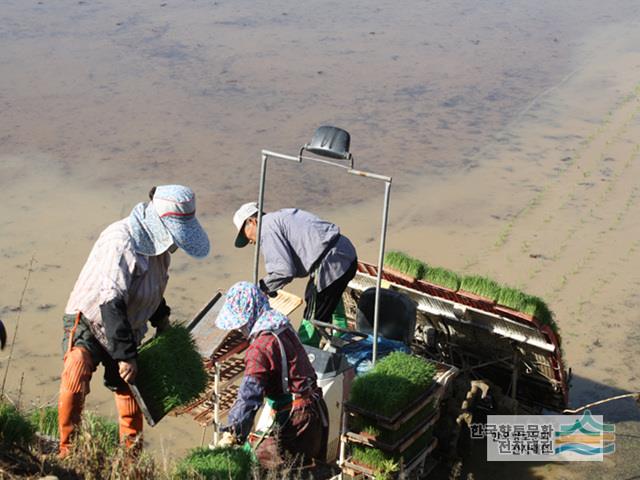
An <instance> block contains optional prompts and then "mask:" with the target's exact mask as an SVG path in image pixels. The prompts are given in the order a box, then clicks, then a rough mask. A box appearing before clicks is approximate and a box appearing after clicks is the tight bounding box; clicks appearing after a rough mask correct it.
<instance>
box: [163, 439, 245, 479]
mask: <svg viewBox="0 0 640 480" xmlns="http://www.w3.org/2000/svg"><path fill="white" fill-rule="evenodd" d="M252 468H253V457H252V453H251V452H249V451H247V450H245V449H243V448H238V447H219V448H215V449H213V450H211V449H209V448H195V449H193V450H191V451H190V452H189V453H188V454H187V456H186V457H185V458H183V459H182V460H180V461H179V462H178V464H177V465H176V468H175V471H174V474H173V478H175V479H183V478H189V479H191V478H193V479H196V478H197V479H207V480H248V479H249V478H250V477H251V471H252Z"/></svg>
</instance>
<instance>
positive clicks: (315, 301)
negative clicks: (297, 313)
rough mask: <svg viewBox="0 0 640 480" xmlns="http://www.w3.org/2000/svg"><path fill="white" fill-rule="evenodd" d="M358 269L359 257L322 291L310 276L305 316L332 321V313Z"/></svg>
mask: <svg viewBox="0 0 640 480" xmlns="http://www.w3.org/2000/svg"><path fill="white" fill-rule="evenodd" d="M357 270H358V259H357V258H356V259H355V260H354V261H353V263H352V264H351V265H349V268H348V269H347V271H346V272H345V273H344V275H342V276H341V277H340V278H338V279H337V280H335V281H334V282H333V283H331V284H330V285H327V286H326V287H325V288H324V290H322V291H321V292H318V291H317V290H316V285H315V281H314V279H313V278H310V279H309V282H308V283H307V288H306V290H305V292H304V300H305V302H306V306H305V308H304V318H306V319H313V320H317V321H318V322H325V323H331V315H332V314H333V311H334V310H335V309H336V306H337V305H338V302H339V301H340V299H341V298H342V294H343V292H344V291H345V289H346V288H347V285H348V284H349V282H350V281H351V279H352V278H353V277H355V276H356V271H357ZM314 307H315V308H314Z"/></svg>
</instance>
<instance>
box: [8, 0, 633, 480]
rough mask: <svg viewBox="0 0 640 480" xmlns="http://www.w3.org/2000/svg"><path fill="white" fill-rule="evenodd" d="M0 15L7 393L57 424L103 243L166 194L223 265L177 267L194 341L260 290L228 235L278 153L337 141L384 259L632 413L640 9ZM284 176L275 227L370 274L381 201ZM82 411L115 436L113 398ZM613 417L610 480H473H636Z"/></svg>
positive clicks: (329, 8) (318, 8)
mask: <svg viewBox="0 0 640 480" xmlns="http://www.w3.org/2000/svg"><path fill="white" fill-rule="evenodd" d="M0 5H1V7H2V15H1V16H0V73H1V74H0V111H1V112H2V115H0V188H1V191H2V194H3V197H4V202H3V204H4V209H3V214H2V220H3V221H2V226H1V227H0V268H1V269H2V272H3V273H2V275H1V276H0V318H2V320H3V321H4V322H5V324H6V325H7V327H8V329H9V333H10V335H11V334H12V333H13V331H14V329H15V326H16V322H17V320H18V318H20V326H19V331H18V335H17V341H16V344H15V353H14V358H13V363H12V368H11V371H10V372H9V377H8V382H7V383H8V391H9V393H10V394H11V395H12V396H13V397H14V398H16V397H17V396H18V392H19V391H20V389H21V388H22V396H21V401H22V403H23V404H26V405H29V404H41V403H46V402H52V401H53V402H54V401H55V398H56V391H57V388H58V381H59V373H60V369H61V366H62V362H61V358H60V351H59V350H60V347H59V338H60V336H61V325H60V317H61V314H62V309H63V308H64V305H65V303H66V300H67V296H68V294H69V291H70V289H71V287H72V286H73V282H74V281H75V277H76V275H77V274H78V272H79V270H80V268H81V266H82V264H83V262H84V260H85V258H86V255H87V254H88V251H89V249H90V248H91V245H92V242H93V241H94V240H95V238H96V237H97V235H98V234H99V232H100V231H101V229H102V228H104V227H105V226H106V225H107V224H109V223H110V222H112V221H114V220H116V219H118V218H120V217H122V216H125V215H127V214H128V212H129V211H130V209H131V207H132V206H133V205H134V204H135V203H136V202H138V201H143V200H144V199H145V197H146V192H147V191H148V189H149V187H150V186H151V185H154V184H160V183H168V182H176V183H184V184H188V185H190V186H192V187H193V188H194V189H195V190H196V192H197V194H198V201H199V204H198V214H199V216H200V218H201V221H202V223H203V224H204V226H205V227H206V228H207V230H208V231H209V232H210V235H211V237H212V247H213V252H212V255H211V256H210V257H209V258H207V259H206V260H204V261H201V262H196V261H195V260H192V259H189V258H187V257H186V256H185V255H184V254H181V253H178V254H177V255H175V257H174V263H173V266H172V271H171V275H172V279H171V281H170V284H169V290H168V292H167V297H168V298H167V299H168V301H169V303H170V304H171V305H172V307H174V314H175V316H176V318H189V317H190V316H191V315H193V314H194V313H195V312H196V311H197V310H198V308H199V307H200V306H201V305H202V304H204V303H205V302H206V301H207V300H208V298H209V297H210V296H211V295H212V294H213V292H215V291H216V290H217V289H218V288H226V287H227V286H228V285H229V284H230V283H232V282H234V281H236V280H240V279H246V278H249V277H250V272H251V264H252V258H253V257H252V252H250V251H243V250H240V251H238V250H235V249H233V247H232V246H231V244H232V239H233V236H234V232H233V227H232V225H231V215H232V213H233V211H234V210H235V208H237V205H238V204H240V203H242V202H245V201H249V200H251V199H254V198H256V196H257V186H258V172H259V159H260V149H261V148H268V149H272V150H276V151H282V152H283V153H290V154H296V153H297V152H298V149H299V147H300V146H301V145H303V144H304V143H306V142H307V141H309V139H310V136H311V134H312V132H313V130H314V129H315V128H316V127H317V126H319V125H322V124H334V125H337V126H341V127H343V128H346V129H347V130H349V131H350V133H351V134H352V152H353V153H354V155H355V157H356V166H357V167H359V168H362V169H367V170H372V171H377V172H380V173H385V174H389V175H392V176H393V178H394V180H393V190H392V192H393V193H392V208H391V215H390V231H389V236H388V247H389V248H396V249H403V250H406V251H408V252H409V253H412V254H414V255H416V256H420V257H422V258H424V259H425V260H426V261H428V262H430V263H432V264H436V265H442V266H446V267H449V268H454V269H457V270H459V271H464V272H475V273H481V274H487V275H491V276H493V277H494V278H496V279H497V280H499V281H502V282H506V283H509V284H512V285H514V286H519V287H521V288H523V289H525V290H527V291H530V292H532V293H535V294H537V295H540V296H542V297H543V298H545V299H546V300H547V301H548V303H549V304H550V306H551V307H552V309H553V310H554V311H555V312H556V316H557V321H558V323H559V325H560V328H561V331H562V335H563V339H564V349H565V355H566V358H567V363H568V364H569V366H571V367H572V368H573V374H574V381H573V387H572V396H571V402H572V404H574V405H580V404H583V403H586V402H589V401H592V400H595V399H599V398H602V397H605V396H609V395H614V394H618V393H624V392H628V391H636V390H638V387H639V381H638V377H637V372H636V370H637V369H636V365H637V364H638V361H640V351H639V346H640V337H638V335H637V322H638V313H637V312H638V306H639V304H640V299H639V297H638V294H637V291H638V285H639V283H640V274H638V272H637V268H635V265H637V262H638V253H639V252H638V250H639V247H640V226H639V224H638V218H640V217H639V216H638V213H640V212H639V209H640V206H639V204H638V195H639V192H638V188H639V187H638V183H637V180H636V179H637V178H639V176H638V174H640V172H639V171H638V169H639V168H640V166H639V165H638V153H639V149H640V147H639V146H638V145H639V142H640V140H639V139H640V122H639V120H638V106H639V105H640V104H639V102H638V95H639V94H640V91H639V82H640V47H639V46H640V33H639V32H640V29H639V28H638V26H639V22H640V5H638V4H637V2H634V1H612V2H608V3H606V4H601V3H600V2H596V1H591V0H588V1H580V2H578V1H567V2H553V1H541V2H527V1H520V0H516V1H509V2H507V1H504V2H503V1H488V2H473V1H467V0H465V1H457V2H437V1H421V2H418V1H412V2H405V3H403V4H402V5H400V4H398V3H397V2H390V1H388V2H387V1H384V0H375V1H373V2H362V1H353V2H346V3H345V2H290V1H278V0H276V1H271V2H266V1H242V0H236V1H233V2H230V1H186V0H179V1H170V0H162V1H158V2H120V1H110V2H107V1H102V2H101V1H89V0H87V1H77V0H75V1H56V2H53V1H46V0H41V1H37V0H36V1H30V0H27V1H23V0H20V1H18V0H15V1H12V0H2V1H0ZM270 168H271V170H270V171H269V178H268V193H267V207H268V208H280V207H284V206H291V205H297V206H300V207H303V208H307V209H310V210H313V211H315V212H318V213H320V214H322V215H324V216H326V217H327V218H330V219H332V220H334V221H336V222H337V223H339V224H340V225H341V227H342V228H343V230H344V232H345V233H346V234H347V235H348V236H349V237H351V238H352V239H353V240H354V241H355V243H356V245H357V247H358V250H359V254H360V257H361V258H363V259H365V260H370V261H374V260H375V258H376V252H377V243H376V242H377V240H376V239H377V236H378V234H379V222H380V214H379V209H380V206H381V203H382V187H381V185H378V184H372V183H369V182H367V181H365V180H362V179H356V178H351V177H348V176H346V175H344V174H343V173H341V172H334V171H332V170H329V169H327V168H323V167H312V166H309V165H303V166H297V165H288V164H287V165H280V164H276V163H274V164H273V165H272V167H270ZM31 258H34V259H35V260H34V263H33V268H32V273H31V276H30V279H29V284H28V285H27V288H26V289H25V276H26V273H27V271H28V269H29V263H30V260H31ZM303 285H304V284H303V283H302V282H297V283H295V284H294V285H293V286H292V290H293V291H294V292H298V293H300V292H301V290H302V286H303ZM23 289H24V302H23V305H22V310H21V311H18V307H19V305H20V298H21V294H22V292H23ZM7 356H8V354H7V352H6V351H5V352H2V355H1V356H0V364H1V366H4V365H5V364H6V362H7ZM23 374H24V382H23V383H22V387H20V384H21V376H22V375H23ZM88 408H91V409H94V410H97V411H99V412H101V413H104V414H107V415H112V416H115V408H114V406H113V401H112V399H111V398H110V396H109V393H108V392H107V391H106V390H105V389H104V388H103V387H102V386H101V378H100V375H96V376H95V377H94V381H93V383H92V393H91V395H90V396H89V397H88ZM595 413H604V415H605V420H606V421H609V422H616V424H617V433H618V437H617V438H618V447H619V448H618V452H617V453H616V454H615V455H614V456H612V457H611V458H609V459H607V461H605V462H604V463H603V464H598V465H596V466H593V465H576V464H569V465H524V466H523V465H516V467H513V466H511V465H504V464H485V463H484V462H483V460H482V452H480V454H478V452H477V451H474V452H473V453H472V454H471V459H472V463H473V464H474V466H475V469H476V472H477V474H476V478H495V477H497V476H506V477H508V476H514V475H519V476H521V477H523V478H584V477H586V476H594V477H600V478H633V477H634V476H637V475H638V474H640V465H639V464H638V462H637V460H636V459H635V456H634V451H637V447H638V443H637V438H638V436H639V435H640V432H639V431H638V430H639V429H638V423H639V420H640V415H639V414H638V410H637V408H636V407H635V406H634V405H633V402H621V403H619V404H616V405H614V406H611V407H604V408H600V409H598V410H597V411H596V412H595ZM201 433H202V432H201V430H200V429H199V428H197V427H196V426H195V424H193V422H191V421H190V420H188V419H183V418H179V419H174V418H169V419H167V420H166V421H163V422H162V423H161V424H160V425H159V426H158V427H156V428H154V429H147V431H146V438H147V440H148V441H149V444H150V448H152V449H153V450H154V451H155V452H157V453H158V455H159V456H162V457H171V456H175V455H179V454H181V453H182V452H184V450H185V449H187V448H189V447H191V446H193V445H197V444H198V445H199V444H200V442H201ZM206 435H207V436H209V435H210V432H206ZM475 450H477V449H475Z"/></svg>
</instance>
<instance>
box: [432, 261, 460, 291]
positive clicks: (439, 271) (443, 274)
mask: <svg viewBox="0 0 640 480" xmlns="http://www.w3.org/2000/svg"><path fill="white" fill-rule="evenodd" d="M423 280H424V281H426V282H429V283H433V284H434V285H438V286H439V287H444V288H448V289H449V290H452V291H454V292H455V291H457V290H458V289H459V288H460V282H461V279H460V275H458V274H457V273H456V272H453V271H451V270H447V269H446V268H442V267H427V271H426V273H425V275H424V278H423Z"/></svg>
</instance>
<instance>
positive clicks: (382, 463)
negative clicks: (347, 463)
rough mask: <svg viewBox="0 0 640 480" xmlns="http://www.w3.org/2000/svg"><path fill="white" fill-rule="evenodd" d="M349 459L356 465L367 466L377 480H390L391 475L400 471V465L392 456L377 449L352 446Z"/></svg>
mask: <svg viewBox="0 0 640 480" xmlns="http://www.w3.org/2000/svg"><path fill="white" fill-rule="evenodd" d="M351 458H352V459H353V460H355V461H356V462H357V463H360V464H362V465H367V466H369V467H371V469H373V470H375V472H376V479H377V480H391V479H392V478H393V474H394V473H396V472H397V471H398V470H400V465H399V464H398V463H397V462H396V461H395V458H394V456H393V455H392V454H389V453H385V452H383V451H382V450H379V449H377V448H370V447H365V446H362V445H354V446H353V447H352V451H351Z"/></svg>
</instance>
